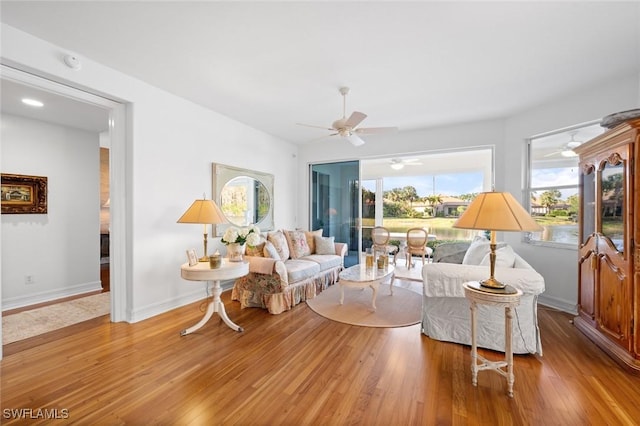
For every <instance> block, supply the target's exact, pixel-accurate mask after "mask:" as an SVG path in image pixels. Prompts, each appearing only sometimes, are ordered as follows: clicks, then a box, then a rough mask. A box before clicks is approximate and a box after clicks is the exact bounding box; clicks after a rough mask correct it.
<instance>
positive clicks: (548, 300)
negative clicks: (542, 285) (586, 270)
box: [538, 294, 578, 315]
mask: <svg viewBox="0 0 640 426" xmlns="http://www.w3.org/2000/svg"><path fill="white" fill-rule="evenodd" d="M538 303H539V304H540V305H544V306H547V307H549V308H553V309H557V310H559V311H562V312H566V313H569V314H572V315H578V305H576V304H575V303H571V302H569V301H567V300H564V299H558V298H555V297H549V296H545V295H544V294H541V295H540V296H538Z"/></svg>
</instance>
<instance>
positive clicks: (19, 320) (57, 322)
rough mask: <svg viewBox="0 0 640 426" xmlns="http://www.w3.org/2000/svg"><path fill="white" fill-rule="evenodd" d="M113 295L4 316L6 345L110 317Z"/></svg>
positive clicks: (75, 300)
mask: <svg viewBox="0 0 640 426" xmlns="http://www.w3.org/2000/svg"><path fill="white" fill-rule="evenodd" d="M110 295H111V293H109V292H106V293H99V294H94V295H92V296H87V297H81V298H79V299H74V300H69V301H67V302H61V303H56V304H54V305H49V306H43V307H42V308H36V309H31V310H29V311H22V312H18V313H17V314H12V315H6V316H5V315H3V316H2V344H3V345H6V344H7V343H13V342H17V341H18V340H23V339H27V338H29V337H33V336H37V335H39V334H43V333H47V332H49V331H53V330H57V329H59V328H62V327H67V326H70V325H73V324H77V323H79V322H82V321H87V320H90V319H92V318H97V317H100V316H103V315H107V314H109V312H110V309H111V303H110V302H111V296H110Z"/></svg>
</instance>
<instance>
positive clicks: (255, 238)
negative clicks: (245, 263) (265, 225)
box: [247, 232, 260, 247]
mask: <svg viewBox="0 0 640 426" xmlns="http://www.w3.org/2000/svg"><path fill="white" fill-rule="evenodd" d="M247 244H249V245H250V246H251V247H255V246H257V245H258V244H260V234H256V233H255V232H251V233H249V235H247Z"/></svg>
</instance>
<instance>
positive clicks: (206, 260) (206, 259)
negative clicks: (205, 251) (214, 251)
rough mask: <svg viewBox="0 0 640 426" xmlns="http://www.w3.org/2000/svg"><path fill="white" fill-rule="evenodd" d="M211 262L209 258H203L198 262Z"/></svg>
mask: <svg viewBox="0 0 640 426" xmlns="http://www.w3.org/2000/svg"><path fill="white" fill-rule="evenodd" d="M208 261H209V256H202V257H201V258H200V259H198V262H208Z"/></svg>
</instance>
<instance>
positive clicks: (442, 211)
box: [435, 195, 469, 216]
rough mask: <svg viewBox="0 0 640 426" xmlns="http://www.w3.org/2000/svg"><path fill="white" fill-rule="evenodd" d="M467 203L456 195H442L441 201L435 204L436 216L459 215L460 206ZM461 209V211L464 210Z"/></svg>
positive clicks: (465, 205)
mask: <svg viewBox="0 0 640 426" xmlns="http://www.w3.org/2000/svg"><path fill="white" fill-rule="evenodd" d="M468 205H469V201H464V200H461V199H460V198H457V197H451V196H447V195H443V196H442V203H440V204H437V205H436V206H435V208H436V216H439V215H440V216H460V210H459V208H460V207H463V208H464V209H466V208H467V206H468ZM464 209H462V211H464Z"/></svg>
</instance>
